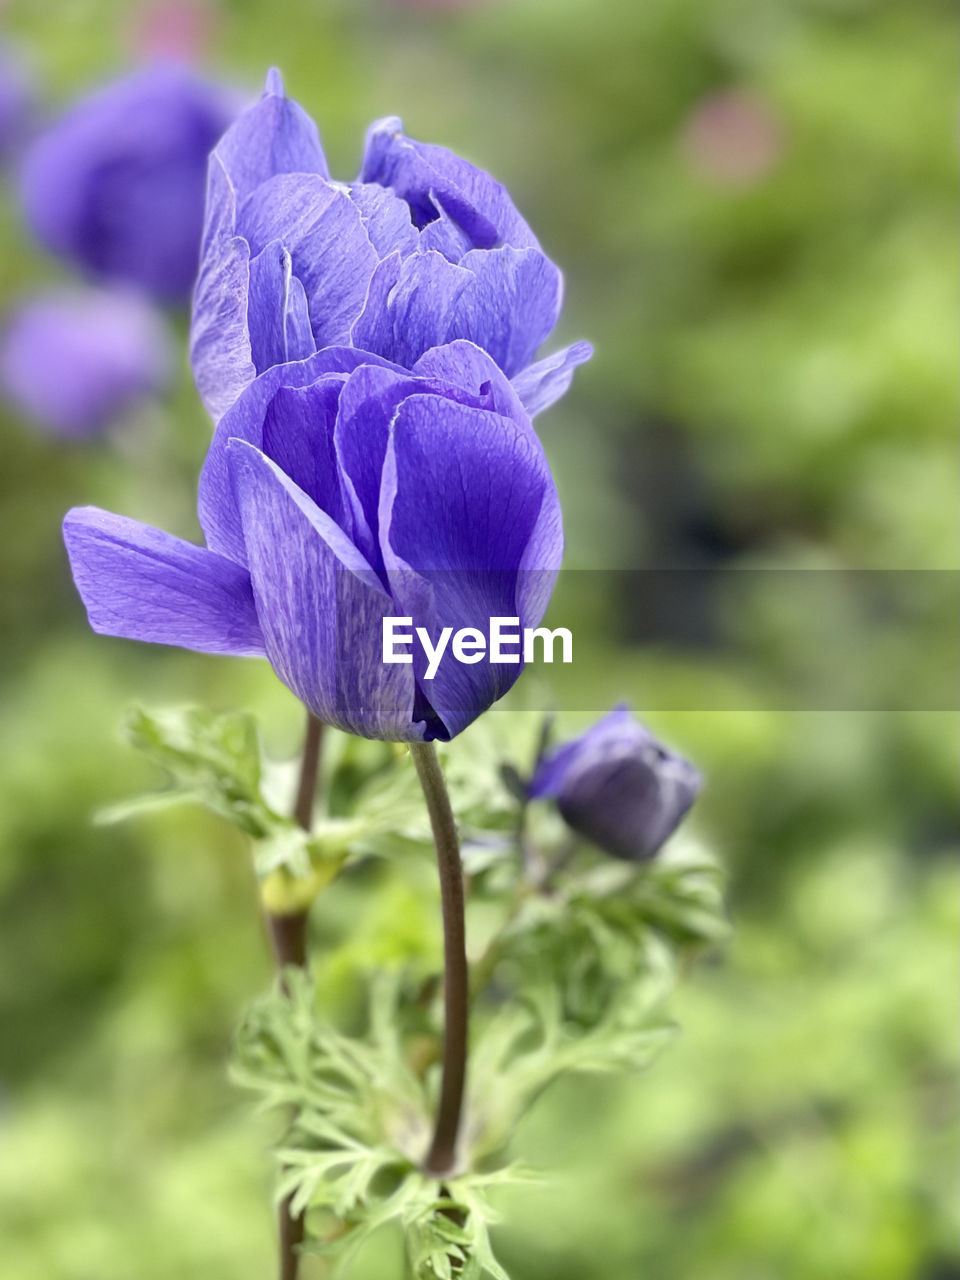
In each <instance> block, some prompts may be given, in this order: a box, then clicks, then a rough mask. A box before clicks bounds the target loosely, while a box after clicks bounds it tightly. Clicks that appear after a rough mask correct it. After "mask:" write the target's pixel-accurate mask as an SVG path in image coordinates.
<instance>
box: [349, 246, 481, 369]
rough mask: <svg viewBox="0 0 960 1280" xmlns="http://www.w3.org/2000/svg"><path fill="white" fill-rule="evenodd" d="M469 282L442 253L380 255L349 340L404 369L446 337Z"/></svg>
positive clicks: (464, 274) (465, 274)
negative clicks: (387, 256) (380, 260)
mask: <svg viewBox="0 0 960 1280" xmlns="http://www.w3.org/2000/svg"><path fill="white" fill-rule="evenodd" d="M470 283H471V277H470V275H469V273H468V272H466V271H464V270H462V269H461V268H460V267H458V266H455V265H454V264H453V263H452V262H448V261H447V260H446V258H444V257H443V255H442V254H439V253H435V252H432V251H431V252H430V253H415V254H412V255H411V256H410V257H409V258H404V259H402V260H401V258H400V255H399V254H397V253H394V254H391V255H390V257H389V258H384V260H383V262H381V263H380V265H379V266H378V267H377V269H376V271H375V272H374V274H373V278H372V279H371V281H370V291H369V293H368V295H367V299H366V303H365V305H364V308H363V313H362V315H361V316H360V317H359V319H358V320H357V322H356V324H355V325H354V326H353V330H352V333H351V341H352V343H353V344H354V346H357V347H362V348H363V349H364V350H365V351H374V352H376V353H377V355H381V356H386V357H387V358H388V359H390V360H395V361H396V362H397V364H401V365H405V366H407V367H408V368H409V367H410V366H411V365H412V364H413V363H414V362H415V361H416V360H417V358H418V357H419V356H420V355H421V354H422V353H423V352H424V351H427V350H428V349H429V348H430V347H435V346H437V345H438V344H439V343H442V342H445V341H446V336H447V329H448V327H449V325H450V321H451V317H452V315H453V314H454V308H455V306H456V302H457V299H458V298H459V297H460V295H461V293H463V291H464V289H466V288H467V286H468V285H469V284H470Z"/></svg>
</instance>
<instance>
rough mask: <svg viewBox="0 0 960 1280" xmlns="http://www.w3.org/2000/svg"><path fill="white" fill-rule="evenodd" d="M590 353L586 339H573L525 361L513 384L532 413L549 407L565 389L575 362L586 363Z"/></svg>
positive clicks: (590, 348)
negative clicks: (570, 343)
mask: <svg viewBox="0 0 960 1280" xmlns="http://www.w3.org/2000/svg"><path fill="white" fill-rule="evenodd" d="M592 355H593V347H591V345H590V343H589V342H575V343H574V344H573V346H571V347H565V348H564V349H563V351H555V352H554V353H553V355H552V356H547V357H546V358H545V359H543V360H538V361H537V362H536V364H531V365H528V367H527V368H526V369H521V371H520V372H519V373H518V374H517V375H516V376H515V377H514V379H513V385H514V388H515V390H516V392H517V395H519V397H520V399H521V400H522V401H523V405H524V408H525V409H526V411H527V413H529V414H530V416H531V417H535V416H536V415H537V414H538V413H542V412H543V410H544V409H549V408H550V406H551V405H552V404H554V403H555V402H556V401H557V400H559V399H560V397H561V396H562V395H564V394H565V393H566V391H567V388H568V387H569V386H570V383H571V381H572V380H573V371H574V369H575V368H576V367H577V365H578V364H585V363H586V361H587V360H589V359H590V357H591V356H592Z"/></svg>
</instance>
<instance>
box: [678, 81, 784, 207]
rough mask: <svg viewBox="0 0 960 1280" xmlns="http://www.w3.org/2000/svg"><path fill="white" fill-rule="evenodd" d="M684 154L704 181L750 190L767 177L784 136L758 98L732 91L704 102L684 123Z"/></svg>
mask: <svg viewBox="0 0 960 1280" xmlns="http://www.w3.org/2000/svg"><path fill="white" fill-rule="evenodd" d="M683 149H684V151H685V152H686V154H687V157H688V159H689V160H690V162H691V163H692V164H693V166H694V167H695V168H696V169H697V170H698V171H699V172H700V173H701V174H702V175H703V176H705V177H707V178H711V179H713V181H715V182H720V183H724V184H728V185H730V186H749V185H751V184H752V183H755V182H759V181H760V179H761V178H764V177H766V175H767V174H768V173H769V172H770V170H771V169H772V168H773V166H774V165H775V164H776V162H777V161H778V160H779V158H780V156H781V154H782V152H783V131H782V129H781V126H780V121H779V120H778V119H777V116H776V114H775V113H774V111H773V109H772V107H771V106H770V104H769V103H767V102H765V101H764V100H763V99H762V98H760V97H757V96H755V95H753V94H750V93H746V92H744V91H743V90H739V89H731V90H725V91H723V92H720V93H712V94H710V95H709V96H708V97H706V98H703V99H702V100H701V101H700V102H699V103H698V104H697V106H696V107H695V108H694V109H693V111H692V112H691V113H690V115H689V116H688V117H687V121H686V124H685V125H684V129H683Z"/></svg>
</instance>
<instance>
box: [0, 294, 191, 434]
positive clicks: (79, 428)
mask: <svg viewBox="0 0 960 1280" xmlns="http://www.w3.org/2000/svg"><path fill="white" fill-rule="evenodd" d="M170 355H171V353H170V341H169V337H168V334H167V329H166V324H165V322H164V319H163V317H162V316H161V315H160V314H159V313H158V312H157V311H155V310H154V308H153V307H152V306H151V305H150V303H148V302H147V301H146V300H144V299H143V298H141V297H140V296H138V295H133V294H130V293H127V292H122V291H120V290H114V289H73V290H69V291H61V292H57V293H51V294H49V295H46V296H41V297H38V298H34V299H32V300H30V301H28V302H26V303H24V304H23V305H22V306H21V307H20V308H19V309H18V310H17V311H16V312H14V314H13V315H12V316H11V317H10V318H9V320H8V322H7V326H6V330H5V333H4V335H3V339H2V342H0V382H2V385H3V389H4V391H5V393H6V395H7V396H8V397H9V399H10V400H11V401H13V402H14V403H15V404H16V405H17V406H18V407H19V408H20V409H21V410H22V411H23V412H24V413H25V414H26V415H28V416H29V417H31V418H33V419H34V420H35V421H36V422H37V423H39V424H40V425H41V426H43V427H46V428H47V429H48V430H49V431H53V432H56V433H57V434H58V435H63V436H87V435H91V434H93V433H95V432H97V431H100V430H102V429H103V428H104V427H107V426H109V425H110V424H111V423H113V422H115V421H116V420H117V419H118V418H119V417H121V416H122V414H123V413H125V412H126V411H127V410H128V409H130V408H131V407H132V406H133V405H134V404H136V403H137V402H138V401H139V400H141V399H143V398H145V397H147V396H150V395H152V394H155V393H156V392H158V391H159V390H161V388H162V387H163V386H164V384H165V382H166V380H167V377H168V375H169V372H170V367H171V359H170Z"/></svg>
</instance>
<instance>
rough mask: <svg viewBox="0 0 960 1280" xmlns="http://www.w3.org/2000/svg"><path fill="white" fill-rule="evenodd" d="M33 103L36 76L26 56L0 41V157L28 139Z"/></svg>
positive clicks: (9, 154)
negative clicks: (26, 62)
mask: <svg viewBox="0 0 960 1280" xmlns="http://www.w3.org/2000/svg"><path fill="white" fill-rule="evenodd" d="M33 106H34V91H33V79H32V77H31V76H30V74H29V73H28V71H27V69H26V66H25V64H24V61H23V58H22V57H21V56H20V55H19V54H18V53H17V51H16V50H15V49H11V48H10V47H9V46H8V45H4V44H0V160H7V159H8V158H9V157H10V156H11V155H12V154H14V153H15V152H16V151H17V150H18V148H19V147H20V146H21V144H22V143H23V142H24V141H25V139H26V137H27V134H28V133H29V130H30V121H31V118H32V115H33Z"/></svg>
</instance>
